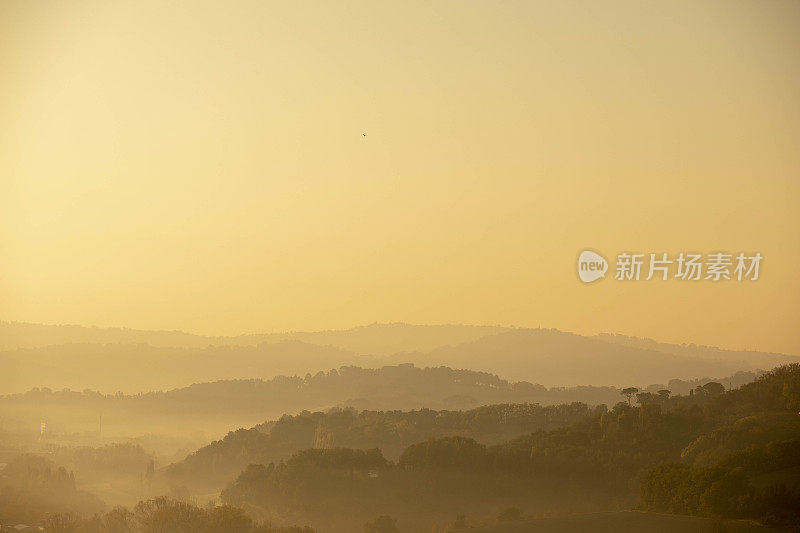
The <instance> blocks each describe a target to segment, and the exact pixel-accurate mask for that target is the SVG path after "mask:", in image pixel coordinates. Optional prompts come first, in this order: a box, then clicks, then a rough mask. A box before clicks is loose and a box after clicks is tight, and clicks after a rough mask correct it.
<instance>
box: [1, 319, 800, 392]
mask: <svg viewBox="0 0 800 533" xmlns="http://www.w3.org/2000/svg"><path fill="white" fill-rule="evenodd" d="M0 349H2V350H4V351H0V369H4V370H6V371H5V372H0V387H3V388H4V390H5V391H7V392H22V391H25V390H28V389H30V388H32V387H41V386H47V387H51V388H55V389H60V388H63V387H69V388H71V389H77V390H82V389H84V388H91V389H96V390H101V391H103V392H114V391H117V390H123V391H125V392H145V391H149V390H158V389H169V388H176V387H181V386H186V385H189V384H191V383H196V382H202V381H215V380H219V379H248V378H263V379H269V378H272V377H275V376H279V375H289V376H291V375H299V376H302V375H305V374H306V373H314V372H317V371H319V370H320V369H328V368H338V367H340V366H351V365H352V366H360V367H364V368H379V367H382V366H387V365H397V364H402V363H413V364H415V365H417V366H420V367H425V366H432V367H436V366H448V367H451V368H464V369H470V370H479V371H483V372H489V373H492V374H498V375H499V376H500V377H502V378H505V379H511V380H524V381H529V382H531V383H540V384H542V385H546V386H548V387H553V386H556V387H558V386H578V385H600V386H627V385H629V384H637V385H644V384H650V383H666V382H667V381H668V380H670V379H673V378H679V379H697V378H701V377H705V376H722V375H731V374H734V373H736V372H739V371H744V372H749V371H755V370H768V369H770V368H773V367H775V366H777V365H780V364H785V363H792V362H797V361H800V358H798V357H795V356H790V355H784V354H775V353H764V352H751V351H732V350H721V349H718V348H712V347H704V346H695V345H688V346H682V345H674V344H667V343H659V342H656V341H651V340H649V339H637V338H635V337H626V336H623V335H598V336H594V337H589V336H583V335H578V334H574V333H566V332H562V331H558V330H555V329H525V328H503V327H500V326H466V325H441V326H418V325H409V324H402V323H398V324H372V325H369V326H363V327H357V328H352V329H347V330H331V331H320V332H296V333H275V334H257V335H256V334H254V335H241V336H237V337H204V336H199V335H192V334H188V333H183V332H176V331H173V332H170V331H154V332H150V331H141V330H131V329H124V328H117V329H113V328H86V327H82V326H47V325H36V324H19V323H11V322H2V323H0Z"/></svg>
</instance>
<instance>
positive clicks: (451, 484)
mask: <svg viewBox="0 0 800 533" xmlns="http://www.w3.org/2000/svg"><path fill="white" fill-rule="evenodd" d="M716 385H718V384H709V385H706V386H700V387H697V388H696V389H695V390H693V391H692V394H691V395H689V396H678V397H669V396H668V394H666V393H665V394H660V395H654V394H651V393H639V394H638V397H637V399H638V402H637V403H638V405H633V404H632V403H633V402H631V405H629V404H628V403H627V402H620V403H618V404H617V405H615V406H614V407H613V408H612V409H603V408H600V409H596V410H594V411H592V412H591V413H589V414H588V415H587V416H586V417H585V418H584V419H583V420H581V421H579V422H577V423H575V424H573V425H571V426H569V427H566V428H558V429H552V430H545V429H540V430H538V431H535V432H533V433H530V434H528V435H525V436H521V437H518V438H515V439H511V440H509V441H507V442H504V443H501V444H496V445H486V444H483V443H480V442H478V441H476V440H474V439H471V438H468V437H463V436H447V437H440V438H433V439H430V440H427V441H425V442H421V443H418V444H414V445H411V446H409V447H407V448H406V449H405V450H404V451H403V453H402V454H401V456H400V458H399V460H398V461H397V462H396V463H392V462H389V461H386V462H385V463H384V461H385V457H384V456H383V455H382V454H380V452H378V451H374V452H371V453H372V456H374V457H375V458H376V459H375V460H374V461H372V462H369V464H367V463H364V462H363V461H361V460H357V459H356V458H357V457H359V456H357V455H353V454H352V453H350V452H345V451H343V450H337V449H332V450H331V449H315V450H314V451H313V452H312V451H308V452H298V453H297V454H295V455H294V456H293V457H292V458H291V459H289V460H287V461H281V462H277V463H273V464H269V465H260V466H258V465H256V466H250V467H248V468H247V469H246V470H245V471H244V472H243V473H242V474H241V475H240V476H239V477H238V478H237V480H236V481H235V482H234V483H233V484H232V485H231V486H230V487H228V489H226V491H225V492H224V493H223V498H224V500H225V501H226V502H229V503H232V504H237V505H252V506H255V507H253V509H260V511H257V512H260V513H263V515H264V516H273V517H280V518H281V519H284V520H295V521H297V520H298V519H302V520H304V521H307V522H308V523H310V524H312V525H314V524H320V523H323V522H324V523H327V524H328V530H329V531H347V529H348V527H350V528H352V527H353V524H354V523H357V521H363V520H365V519H367V518H368V515H369V514H384V513H386V514H390V515H392V516H395V517H396V518H397V519H398V522H399V523H405V524H406V528H407V529H408V530H413V531H419V530H422V529H421V528H423V527H430V525H431V524H432V523H435V522H437V521H439V520H443V519H444V517H443V515H444V514H447V513H452V516H455V515H456V514H459V513H463V512H465V511H466V510H470V511H471V512H472V513H476V514H480V513H487V512H489V511H490V510H491V509H492V508H496V507H497V506H500V505H503V504H507V505H512V504H513V505H516V506H518V507H520V508H522V509H524V510H525V512H526V513H529V514H534V515H535V514H536V513H540V512H544V509H549V510H551V511H552V510H553V509H561V510H562V511H564V512H567V511H569V512H576V511H582V512H588V511H592V510H598V509H600V508H603V509H606V510H608V509H613V508H626V507H627V508H630V506H634V505H636V504H637V500H638V501H640V502H641V504H642V505H645V506H647V507H649V508H652V509H656V510H660V511H666V512H679V513H688V514H699V515H707V516H714V515H716V514H726V515H729V516H736V517H739V518H749V519H755V520H760V521H763V522H766V523H774V524H783V525H789V524H795V525H800V507H798V506H797V505H796V502H798V501H800V500H798V498H800V493H798V491H797V487H796V484H793V483H788V484H787V482H786V481H787V479H791V477H790V473H791V472H797V468H799V467H800V463H799V462H798V461H800V454H798V453H797V449H798V448H797V446H798V442H797V440H798V436H795V439H791V440H789V441H774V442H770V443H767V444H766V445H763V446H760V445H758V444H756V442H754V441H753V440H751V438H750V437H751V435H759V434H760V433H762V432H745V433H741V434H739V441H738V442H736V443H735V445H734V446H735V447H737V448H739V449H742V450H745V451H739V452H732V453H729V454H725V455H723V458H722V459H721V460H720V461H719V462H718V463H716V464H715V466H713V467H710V468H709V467H704V466H694V465H693V464H691V462H690V457H691V450H692V448H693V447H696V446H697V444H696V443H697V442H698V439H702V438H704V436H705V435H709V434H713V432H714V431H715V430H716V429H717V428H720V427H723V426H728V425H731V424H735V423H736V421H737V420H739V419H741V418H743V417H756V420H758V421H760V423H762V424H763V425H764V427H763V430H764V431H771V430H772V429H773V425H774V424H775V423H776V420H779V419H783V417H784V415H789V414H791V413H794V414H795V416H797V415H796V413H797V411H798V407H800V365H790V366H786V367H781V368H778V369H776V370H774V371H772V372H770V373H768V374H766V375H764V376H762V377H760V378H759V379H757V380H756V381H755V382H753V383H751V384H748V385H745V386H742V387H740V388H739V389H737V390H734V391H731V392H725V391H724V389H723V388H722V387H721V386H716ZM631 394H635V391H633V392H631ZM770 414H773V415H775V416H776V417H777V418H775V417H773V416H769V415H770ZM754 445H755V447H751V446H754ZM748 447H750V448H748ZM684 451H686V453H685V458H684V460H683V461H682V460H681V456H682V453H683V452H684ZM759 472H760V474H758V473H759ZM676 478H680V479H683V480H684V481H682V482H681V483H677V482H673V481H674V480H675V479H676ZM640 486H641V489H640ZM657 487H660V488H657ZM640 490H641V500H639V493H640ZM684 491H685V492H686V494H691V496H686V495H684V494H683V492H684ZM311 502H313V504H312V503H311ZM674 502H680V503H674ZM735 502H740V504H741V505H738V506H737V504H736V503H735ZM792 502H794V503H792ZM731 505H733V506H735V507H736V509H735V512H734V513H733V514H731V512H732V508H731V507H730V506H731ZM337 509H349V511H348V513H347V514H346V516H345V515H343V514H341V513H337V511H336V510H337ZM409 509H413V510H414V512H413V513H411V512H409ZM254 512H256V511H254ZM352 515H355V516H352ZM331 517H333V518H331ZM348 524H349V525H348Z"/></svg>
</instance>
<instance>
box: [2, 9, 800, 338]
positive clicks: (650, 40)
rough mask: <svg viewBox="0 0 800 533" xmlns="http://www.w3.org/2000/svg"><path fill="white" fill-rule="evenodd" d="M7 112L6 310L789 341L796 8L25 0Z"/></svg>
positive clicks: (798, 248)
mask: <svg viewBox="0 0 800 533" xmlns="http://www.w3.org/2000/svg"><path fill="white" fill-rule="evenodd" d="M0 117H1V118H2V122H0V191H1V192H2V194H0V213H2V215H1V216H0V222H1V223H0V302H1V303H0V319H4V320H18V321H31V322H45V323H77V324H85V325H89V324H96V325H105V326H129V327H135V328H148V329H149V328H159V329H162V328H163V329H184V330H188V331H193V332H201V333H210V334H233V333H240V332H246V331H260V332H267V331H278V330H289V329H309V330H310V329H322V328H340V327H349V326H353V325H359V324H365V323H371V322H375V321H378V322H386V321H407V322H413V323H443V322H454V323H457V322H463V323H476V324H515V325H521V326H522V325H524V326H534V327H535V326H540V325H541V326H547V327H557V328H560V329H566V330H571V331H576V332H585V333H593V332H598V331H613V332H622V333H628V334H633V335H639V336H650V337H654V338H657V339H659V340H665V341H677V342H682V341H695V342H701V343H706V344H716V345H721V346H724V347H741V348H753V349H763V350H774V351H784V352H790V353H800V329H798V323H800V320H799V319H800V275H798V269H799V268H800V239H799V238H798V237H800V231H799V230H800V214H799V213H798V208H797V202H798V200H799V199H800V150H798V146H799V141H800V2H796V1H785V2H781V1H769V2H759V1H755V0H753V1H750V2H736V1H731V0H725V1H721V2H699V1H695V0H692V1H689V2H642V1H637V2H630V3H626V2H621V1H614V2H602V1H601V2H595V1H585V2H575V3H573V2H561V1H559V2H552V1H548V2H509V1H505V2H488V1H486V2H468V1H457V2H456V1H453V2H409V1H396V2H375V1H366V2H347V3H340V2H267V1H259V2H246V1H237V2H200V1H196V0H193V1H187V2H162V1H158V2H142V1H137V2H106V1H98V2H31V1H28V0H23V1H13V0H11V1H5V2H3V3H2V4H0ZM364 132H365V133H366V134H367V136H366V137H364V136H363V135H362V133H364ZM586 247H590V248H593V249H596V250H599V251H601V252H603V253H605V254H606V255H607V256H609V258H611V256H614V255H615V254H616V253H617V252H621V251H640V252H669V253H671V254H675V253H677V252H680V251H699V252H704V253H710V252H715V251H718V250H727V251H732V252H738V251H746V252H754V251H760V252H761V253H762V254H763V255H764V256H765V260H764V263H763V265H762V272H761V279H760V280H759V281H757V282H750V283H747V282H742V283H737V282H726V283H721V284H714V283H712V282H698V283H694V284H692V283H687V282H681V281H676V280H672V281H669V282H656V281H651V282H644V281H640V282H638V283H636V282H631V283H627V284H626V283H622V282H616V281H614V280H612V279H606V280H603V281H600V282H597V283H596V284H593V285H583V284H581V283H580V282H579V281H578V279H577V277H576V272H575V261H576V257H577V254H578V253H579V252H580V251H581V250H582V249H584V248H586Z"/></svg>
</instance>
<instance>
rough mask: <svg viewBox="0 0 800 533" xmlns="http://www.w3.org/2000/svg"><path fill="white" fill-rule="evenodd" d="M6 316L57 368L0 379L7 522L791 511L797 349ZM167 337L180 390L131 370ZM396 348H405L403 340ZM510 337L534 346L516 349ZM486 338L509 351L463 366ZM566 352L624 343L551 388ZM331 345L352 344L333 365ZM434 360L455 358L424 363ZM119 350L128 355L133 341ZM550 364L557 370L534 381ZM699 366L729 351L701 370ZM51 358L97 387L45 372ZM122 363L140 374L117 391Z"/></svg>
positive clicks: (261, 522)
mask: <svg viewBox="0 0 800 533" xmlns="http://www.w3.org/2000/svg"><path fill="white" fill-rule="evenodd" d="M2 328H5V331H6V333H8V335H6V336H5V337H4V338H5V339H7V340H6V342H14V343H16V346H17V347H15V348H12V347H11V346H5V347H4V348H5V351H3V352H0V361H2V362H3V363H4V365H5V368H12V369H16V370H18V371H19V373H18V374H17V375H18V376H20V377H22V378H23V379H33V378H34V376H35V375H36V374H35V373H34V372H33V371H31V372H30V373H27V372H28V370H27V368H38V369H39V373H38V375H41V376H44V377H45V379H44V380H43V382H42V383H39V384H38V385H36V386H31V387H30V388H29V389H27V390H24V391H22V390H21V391H19V392H12V393H8V394H5V395H4V396H2V397H0V524H2V527H3V528H5V529H3V531H5V530H6V529H7V530H8V531H24V530H30V531H52V532H76V533H77V532H98V533H99V532H126V531H127V532H152V533H156V532H165V533H167V532H173V531H175V532H184V531H185V532H196V531H201V532H239V531H242V532H249V531H253V532H256V531H259V532H265V533H266V532H278V531H280V532H331V533H345V532H353V531H367V532H387V533H388V532H398V531H400V532H421V533H435V532H448V531H474V532H476V533H478V532H483V531H485V532H497V533H500V532H513V531H518V532H522V531H536V532H557V531H558V532H560V531H565V532H566V531H609V532H611V531H615V532H618V531H665V532H666V531H698V532H705V531H708V532H712V531H713V532H723V531H729V532H735V531H742V532H745V531H769V530H775V531H784V530H785V531H789V530H791V528H793V527H795V528H796V527H798V526H800V415H798V411H800V362H798V361H794V360H793V358H792V357H791V356H783V355H780V354H763V353H759V352H741V353H737V356H738V357H737V358H736V359H735V360H734V359H733V358H731V357H730V354H726V353H722V354H721V353H720V352H721V351H720V350H716V349H712V348H708V347H699V346H693V345H692V346H677V345H666V344H661V343H656V342H654V341H648V340H646V339H635V338H629V337H620V336H599V337H595V338H588V337H580V336H575V335H572V334H566V333H562V332H556V331H554V330H553V331H550V330H519V329H490V330H486V329H482V328H472V327H469V326H442V327H441V328H440V330H438V331H437V330H436V328H432V327H428V326H425V327H422V326H410V325H401V324H395V325H375V326H370V327H366V328H356V329H353V330H343V331H339V332H321V333H320V334H304V335H303V336H304V337H305V338H304V340H303V341H300V340H299V339H296V338H273V339H263V338H250V339H242V338H221V339H219V338H218V339H213V340H211V339H208V341H209V342H208V344H205V340H206V339H204V340H203V341H200V342H199V343H197V344H191V343H190V342H187V338H189V337H184V338H181V337H180V336H179V335H177V334H172V335H165V334H163V333H160V332H135V331H132V330H95V331H92V330H90V329H87V330H81V329H80V328H78V329H75V328H74V327H56V326H31V325H18V324H10V323H6V324H3V325H2ZM26 328H27V329H26ZM43 330H46V332H47V335H46V337H47V338H48V342H52V344H47V345H45V346H42V347H38V346H36V345H35V344H36V342H35V341H34V340H33V337H34V336H42V331H43ZM26 331H27V332H31V331H34V332H35V335H34V334H26ZM437 335H438V338H437ZM76 336H77V337H78V338H76ZM122 336H125V337H127V338H125V339H123V338H121V337H122ZM130 337H136V341H137V343H136V344H131V343H130ZM98 339H102V340H101V342H99V343H98V342H93V341H97V340H98ZM76 340H77V341H78V342H72V341H76ZM192 340H193V341H196V339H192ZM115 341H116V342H115ZM126 341H128V342H126ZM180 342H185V343H186V344H187V346H186V347H178V346H177V344H178V343H180ZM323 342H324V344H323ZM287 343H289V344H287ZM298 343H301V344H298ZM317 343H319V344H317ZM154 346H155V347H159V346H160V347H161V349H165V348H169V349H175V350H177V349H180V350H182V351H181V353H182V354H185V355H186V358H177V359H173V360H167V361H162V362H161V363H160V364H161V365H162V366H163V365H173V367H172V368H168V369H167V371H168V372H169V375H168V376H166V375H161V376H158V379H169V378H170V377H171V378H172V380H173V381H172V382H171V383H172V384H173V385H176V386H175V387H174V388H168V389H166V390H152V389H150V390H148V389H147V388H148V387H150V386H152V384H153V381H148V380H150V379H151V378H149V377H148V375H149V374H148V371H153V370H154V369H153V368H149V369H148V368H139V369H136V368H134V364H133V363H135V361H136V360H137V359H138V358H140V357H141V358H142V360H146V358H147V354H149V353H151V351H152V350H154V349H155V348H154ZM287 346H288V347H289V348H290V350H291V355H299V356H298V357H297V358H296V360H295V361H296V364H297V365H298V368H297V370H298V371H302V370H307V369H308V366H307V365H310V364H317V365H318V366H319V368H318V370H316V371H314V372H306V373H305V375H302V374H300V375H298V372H286V375H272V374H270V373H269V369H270V367H271V365H270V362H271V360H272V358H277V357H280V356H279V355H278V354H279V353H280V350H281V349H282V348H284V347H287ZM398 347H400V348H401V349H403V350H404V351H401V352H394V353H391V352H393V350H395V349H397V348H398ZM62 350H63V351H62ZM367 350H371V351H372V352H374V353H376V354H377V355H370V354H369V353H367ZM21 353H24V354H25V356H26V358H25V361H24V363H23V364H20V363H18V362H19V361H21V358H20V354H21ZM59 353H67V354H70V356H69V357H64V358H61V359H59V357H58V354H59ZM120 353H121V354H133V356H132V357H131V358H130V359H129V360H130V362H131V367H130V371H129V372H126V375H120V376H119V378H118V380H117V381H116V382H114V379H115V374H114V373H113V372H111V371H109V370H108V369H106V368H104V367H103V365H97V366H94V365H93V364H91V363H89V362H87V361H89V360H92V358H95V357H96V354H106V355H107V356H114V355H115V354H120ZM81 354H82V355H81ZM209 354H213V356H214V357H211V358H209ZM511 354H514V355H515V356H516V360H518V361H521V362H520V363H517V366H516V367H513V368H511V367H510V368H506V367H505V366H504V364H503V362H504V361H512V357H511ZM610 354H613V355H610ZM445 355H446V356H445ZM81 356H83V357H84V358H88V359H86V360H85V361H84V363H83V364H82V366H81V368H82V369H83V378H85V380H86V382H85V383H80V382H79V380H77V378H79V377H80V374H70V371H69V369H68V368H67V367H69V366H70V365H72V364H74V360H75V358H76V357H78V358H80V357H81ZM192 357H196V358H197V361H198V363H200V362H203V363H205V362H206V361H209V360H213V359H214V358H217V359H218V360H215V361H214V362H213V364H212V365H211V368H210V369H209V368H208V367H207V368H206V369H205V370H202V369H200V370H199V371H200V372H219V373H220V374H222V376H221V377H225V378H226V379H222V380H209V381H206V382H196V383H192V384H186V385H183V384H182V383H181V381H180V380H181V379H185V375H193V374H192V372H197V371H198V370H194V371H187V372H186V373H183V372H180V371H179V370H178V366H180V365H192V364H193V363H192V361H191V358H192ZM259 357H263V360H259ZM337 357H344V359H337ZM614 357H616V359H614ZM626 357H639V358H642V359H643V358H650V360H649V361H642V363H641V364H640V365H639V370H636V372H646V373H647V375H644V376H637V375H635V374H633V373H632V371H631V370H630V369H625V368H623V367H622V366H621V365H624V364H625V363H626V360H625V358H626ZM326 358H327V359H326ZM353 359H355V361H354V360H353ZM479 359H483V360H485V362H484V363H483V364H484V365H487V366H488V365H489V363H490V362H494V361H497V362H498V368H500V369H503V370H505V371H504V372H503V374H501V375H498V374H495V373H490V372H487V371H483V370H481V371H475V370H472V369H465V368H467V365H468V364H469V363H471V362H474V361H476V360H479ZM554 359H559V360H560V361H561V362H562V363H563V368H571V367H573V368H574V367H577V366H579V364H580V363H584V364H585V363H586V362H587V361H590V360H593V359H594V363H593V364H594V365H601V364H602V363H603V362H605V363H608V362H609V361H616V364H615V365H614V366H611V367H607V368H604V369H603V370H602V371H601V370H600V369H599V368H597V369H586V368H585V369H584V370H583V372H591V371H594V373H595V375H596V377H597V379H596V380H591V379H590V378H589V377H588V376H586V375H585V374H584V376H583V377H581V379H585V380H586V381H585V383H584V384H581V385H578V384H574V381H571V380H564V381H565V382H566V383H569V385H566V386H564V385H562V386H557V385H555V384H554V383H553V381H554V380H556V379H558V378H557V374H556V373H557V372H559V370H557V369H556V367H555V366H554V365H553V364H552V361H553V360H554ZM292 360H293V359H291V358H290V357H287V358H285V360H284V361H283V362H282V364H283V365H290V364H291V361H292ZM326 360H327V361H328V362H329V363H331V364H334V363H343V365H342V366H338V368H335V369H333V368H331V366H330V365H328V366H327V367H326V366H325V362H326ZM732 360H734V361H735V362H731V361H732ZM400 361H402V362H400ZM354 362H360V363H362V366H358V365H356V364H353V363H354ZM426 362H435V363H441V362H449V363H451V365H452V366H446V365H444V364H439V365H438V366H418V365H423V364H425V363H426ZM684 363H687V364H689V365H690V368H691V369H690V370H689V371H687V370H686V366H685V365H684ZM770 363H772V364H770ZM17 364H18V365H19V366H16V367H14V366H12V365H17ZM118 364H120V365H122V368H123V369H124V368H125V367H124V365H126V364H127V363H126V358H125V357H122V358H120V360H119V362H118ZM214 365H216V366H214ZM519 365H524V366H519ZM682 365H683V366H682ZM477 366H478V368H481V366H480V365H477ZM537 366H539V367H540V368H541V369H542V372H541V375H542V376H543V378H544V379H543V381H547V382H548V383H549V384H550V386H544V385H541V384H539V383H538V380H536V379H535V376H536V374H537V370H536V369H537ZM223 368H224V370H222V369H223ZM323 369H325V370H323ZM642 369H644V370H642ZM697 369H702V370H708V371H710V372H715V371H716V372H718V373H715V374H713V376H714V377H708V376H709V375H705V376H703V375H697V374H696V373H695V374H694V377H690V376H692V374H693V372H696V371H697ZM309 370H310V369H309ZM93 371H96V373H95V374H94V375H92V373H93ZM248 372H250V373H252V375H251V376H250V377H247V378H246V379H245V378H244V377H243V375H244V374H247V373H248ZM726 372H729V373H726ZM137 373H139V374H137ZM614 374H617V375H618V376H619V379H618V380H617V381H616V382H615V381H614ZM59 375H64V376H66V379H65V381H68V382H69V383H71V384H73V385H77V386H85V385H87V384H88V382H89V381H93V382H95V383H101V384H104V388H105V389H106V391H97V390H93V389H91V388H88V387H87V388H84V389H82V390H81V391H80V392H78V391H73V390H71V389H69V388H56V387H53V388H50V387H47V386H43V384H44V383H47V384H48V385H54V384H55V383H54V377H57V376H59ZM24 376H31V378H24ZM70 376H71V377H70ZM137 376H142V377H141V380H142V389H141V390H139V391H135V383H134V380H135V379H138V378H137ZM236 376H239V377H236ZM515 376H516V377H517V378H518V377H519V376H525V377H528V378H529V379H530V381H527V380H520V381H516V380H514V379H513V378H514V377H515ZM637 377H639V378H642V377H643V378H647V379H650V380H651V381H650V382H649V383H648V382H647V381H643V380H642V379H639V380H636V378H637ZM2 379H6V380H8V379H9V376H8V375H6V376H5V377H4V378H0V380H2ZM18 379H20V378H18ZM152 379H156V378H152ZM164 383H166V384H169V382H168V381H165V382H164ZM32 384H33V382H31V383H30V385H32ZM115 385H116V386H119V387H120V388H122V387H124V388H126V389H127V390H128V392H108V389H109V388H111V389H112V390H113V389H114V388H115ZM25 528H28V529H25Z"/></svg>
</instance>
